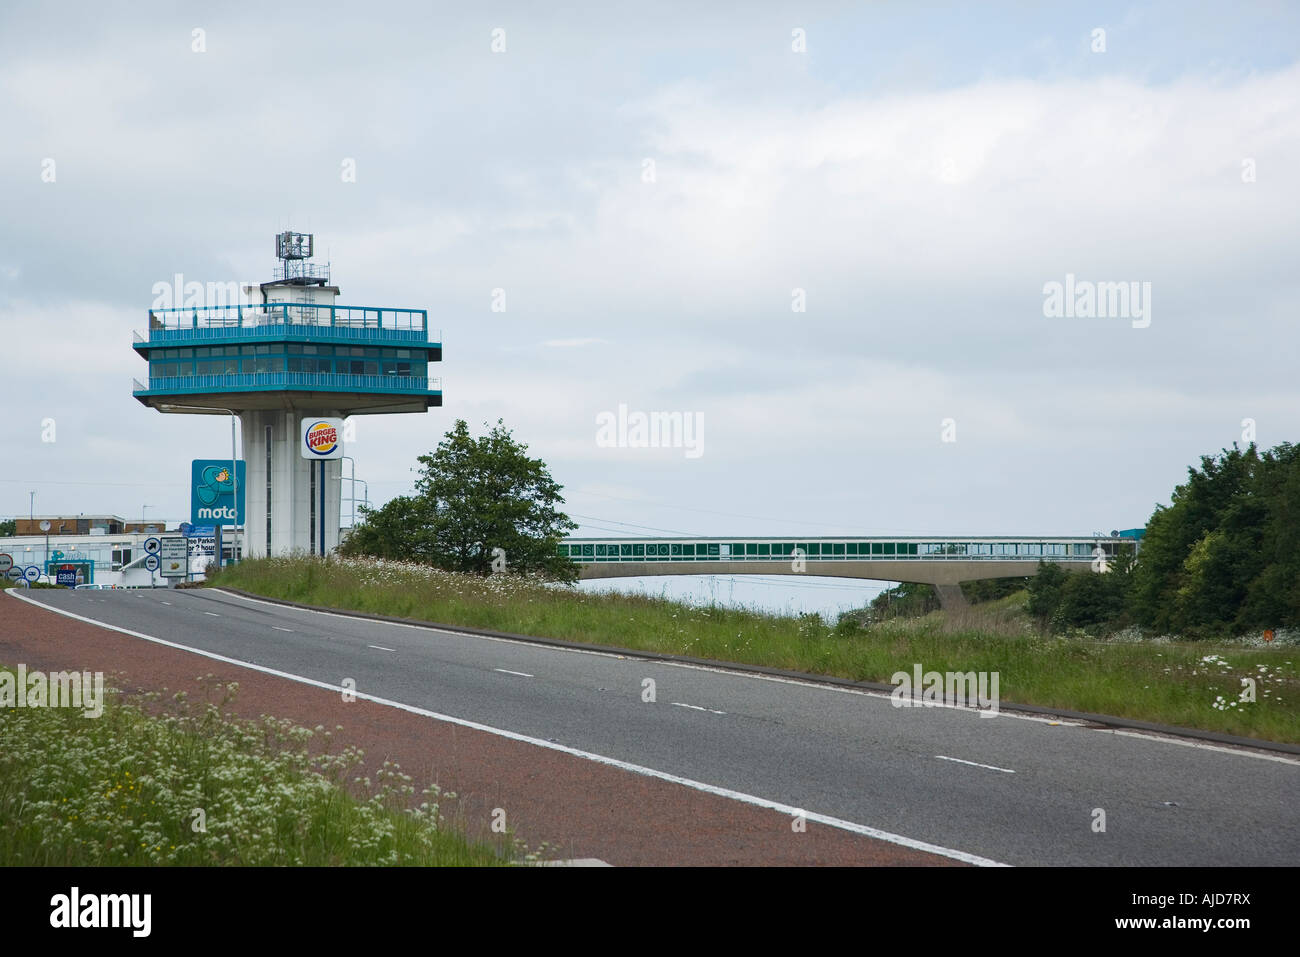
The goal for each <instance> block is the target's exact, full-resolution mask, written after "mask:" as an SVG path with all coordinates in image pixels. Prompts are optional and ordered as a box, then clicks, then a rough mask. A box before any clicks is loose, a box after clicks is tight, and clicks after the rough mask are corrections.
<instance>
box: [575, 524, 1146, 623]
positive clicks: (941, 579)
mask: <svg viewBox="0 0 1300 957" xmlns="http://www.w3.org/2000/svg"><path fill="white" fill-rule="evenodd" d="M1137 547H1138V543H1137V542H1135V541H1134V539H1133V538H1130V537H1126V536H1088V537H1084V538H1080V537H1071V536H1047V537H1026V538H1010V537H995V538H972V537H969V536H965V537H961V538H952V539H947V538H935V537H927V538H872V537H864V538H856V537H851V538H844V537H833V538H617V537H616V538H569V539H565V541H564V542H563V543H562V544H561V545H560V546H559V552H560V554H561V555H564V556H567V557H568V559H569V560H570V561H572V562H574V563H575V564H576V565H577V566H578V577H579V578H580V579H587V578H634V577H641V576H645V575H804V576H821V577H827V578H864V579H873V580H876V581H895V582H917V583H922V584H927V585H934V586H935V589H936V591H938V593H939V600H940V602H942V604H943V605H944V607H953V606H960V605H962V604H964V603H965V599H964V597H963V596H962V592H961V587H960V586H961V583H962V582H964V581H976V580H979V579H983V578H1023V577H1027V576H1029V575H1033V574H1035V573H1036V572H1037V569H1038V563H1039V561H1047V562H1054V563H1056V564H1059V565H1061V566H1062V567H1064V568H1065V569H1066V570H1068V571H1102V570H1104V569H1105V568H1106V567H1107V566H1108V565H1109V563H1110V562H1111V561H1113V560H1114V559H1115V558H1116V557H1117V556H1118V555H1119V554H1120V552H1121V550H1134V549H1136V548H1137Z"/></svg>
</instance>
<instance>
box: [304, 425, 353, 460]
mask: <svg viewBox="0 0 1300 957" xmlns="http://www.w3.org/2000/svg"><path fill="white" fill-rule="evenodd" d="M299 451H300V452H302V457H303V458H305V459H341V458H343V420H342V419H321V418H309V419H303V420H302V444H301V445H300V446H299Z"/></svg>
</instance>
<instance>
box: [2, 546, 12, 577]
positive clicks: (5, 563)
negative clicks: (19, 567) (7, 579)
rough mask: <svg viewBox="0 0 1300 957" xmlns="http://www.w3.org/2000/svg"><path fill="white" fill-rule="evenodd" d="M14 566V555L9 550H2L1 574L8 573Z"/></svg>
mask: <svg viewBox="0 0 1300 957" xmlns="http://www.w3.org/2000/svg"><path fill="white" fill-rule="evenodd" d="M13 567H14V557H13V556H12V555H10V554H8V553H7V552H0V575H7V574H8V573H9V569H11V568H13Z"/></svg>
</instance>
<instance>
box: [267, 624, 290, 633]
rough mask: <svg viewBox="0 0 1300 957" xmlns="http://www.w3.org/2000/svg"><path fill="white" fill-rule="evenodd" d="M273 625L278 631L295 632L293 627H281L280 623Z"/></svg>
mask: <svg viewBox="0 0 1300 957" xmlns="http://www.w3.org/2000/svg"><path fill="white" fill-rule="evenodd" d="M271 627H272V628H274V629H275V630H276V631H287V632H289V633H290V634H292V633H293V629H292V628H281V627H280V626H279V625H272V626H271Z"/></svg>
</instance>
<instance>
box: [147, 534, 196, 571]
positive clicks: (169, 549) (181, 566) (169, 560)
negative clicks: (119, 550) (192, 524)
mask: <svg viewBox="0 0 1300 957" xmlns="http://www.w3.org/2000/svg"><path fill="white" fill-rule="evenodd" d="M189 554H190V543H189V540H188V539H185V538H177V537H168V538H164V539H163V540H162V549H161V551H159V553H158V558H159V559H160V564H159V567H160V569H161V570H162V576H163V578H184V577H185V572H186V570H187V566H188V565H189ZM146 561H148V559H146ZM150 570H151V571H152V569H150Z"/></svg>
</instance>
